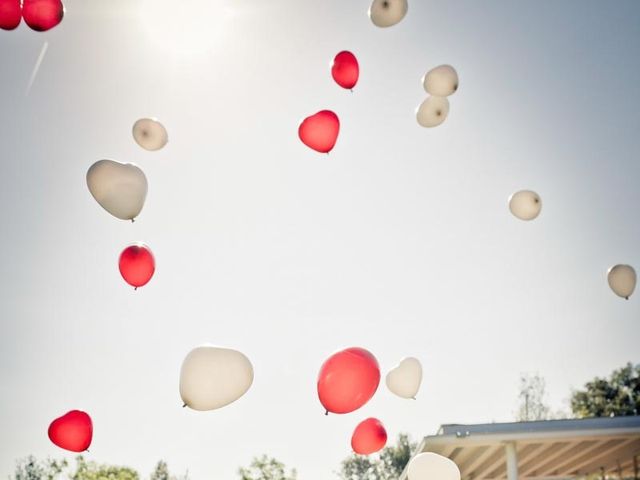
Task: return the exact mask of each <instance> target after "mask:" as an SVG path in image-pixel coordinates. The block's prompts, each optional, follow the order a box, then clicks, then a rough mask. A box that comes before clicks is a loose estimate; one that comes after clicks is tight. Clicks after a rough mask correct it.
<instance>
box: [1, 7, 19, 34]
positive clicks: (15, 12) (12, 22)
mask: <svg viewBox="0 0 640 480" xmlns="http://www.w3.org/2000/svg"><path fill="white" fill-rule="evenodd" d="M20 20H22V11H21V8H20V0H0V28H1V29H2V30H13V29H14V28H16V27H17V26H18V25H20Z"/></svg>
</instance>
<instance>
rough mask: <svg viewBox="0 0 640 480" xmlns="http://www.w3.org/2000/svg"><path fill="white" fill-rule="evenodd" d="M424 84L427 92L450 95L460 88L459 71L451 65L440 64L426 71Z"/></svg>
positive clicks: (423, 79)
mask: <svg viewBox="0 0 640 480" xmlns="http://www.w3.org/2000/svg"><path fill="white" fill-rule="evenodd" d="M422 84H423V85H424V89H425V90H426V91H427V93H430V94H431V95H436V96H438V97H448V96H449V95H451V94H453V93H455V92H456V90H458V84H459V82H458V72H456V69H455V68H453V67H452V66H451V65H440V66H439V67H435V68H432V69H431V70H429V71H428V72H427V73H425V75H424V77H422Z"/></svg>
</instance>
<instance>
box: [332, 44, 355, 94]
mask: <svg viewBox="0 0 640 480" xmlns="http://www.w3.org/2000/svg"><path fill="white" fill-rule="evenodd" d="M331 76H332V77H333V79H334V80H335V81H336V83H337V84H338V85H340V86H341V87H342V88H346V89H347V90H351V89H352V88H353V87H355V86H356V83H358V77H359V76H360V67H359V65H358V59H357V58H356V56H355V55H354V54H353V53H351V52H348V51H346V50H345V51H342V52H340V53H339V54H337V55H336V57H335V58H334V59H333V66H332V67H331Z"/></svg>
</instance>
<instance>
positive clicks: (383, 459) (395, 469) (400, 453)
mask: <svg viewBox="0 0 640 480" xmlns="http://www.w3.org/2000/svg"><path fill="white" fill-rule="evenodd" d="M416 446H417V445H416V444H415V443H413V442H411V439H410V438H409V436H408V435H407V434H404V433H401V434H400V435H398V440H397V441H396V444H395V445H392V446H389V447H385V448H383V449H382V452H380V455H379V456H378V457H377V458H374V457H369V456H363V455H356V454H355V453H354V454H352V455H351V456H350V457H347V458H345V459H344V460H343V461H342V464H341V466H340V471H339V472H338V476H339V477H340V478H341V479H342V480H397V479H398V477H400V474H401V473H402V471H403V470H404V467H406V466H407V463H409V459H410V458H411V452H413V451H414V450H415V449H416ZM243 480H244V479H243Z"/></svg>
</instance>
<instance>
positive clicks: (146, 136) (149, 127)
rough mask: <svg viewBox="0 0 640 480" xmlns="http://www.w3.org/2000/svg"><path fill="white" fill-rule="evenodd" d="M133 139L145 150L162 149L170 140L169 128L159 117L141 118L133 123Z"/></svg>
mask: <svg viewBox="0 0 640 480" xmlns="http://www.w3.org/2000/svg"><path fill="white" fill-rule="evenodd" d="M132 133H133V139H134V140H135V141H136V143H137V144H138V145H140V146H141V147H142V148H144V149H145V150H150V151H154V150H160V149H161V148H162V147H164V146H165V145H166V144H167V142H168V141H169V136H168V135H167V130H166V128H164V125H162V124H161V123H160V122H159V121H158V119H157V118H141V119H140V120H137V121H136V123H134V124H133V129H132Z"/></svg>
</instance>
